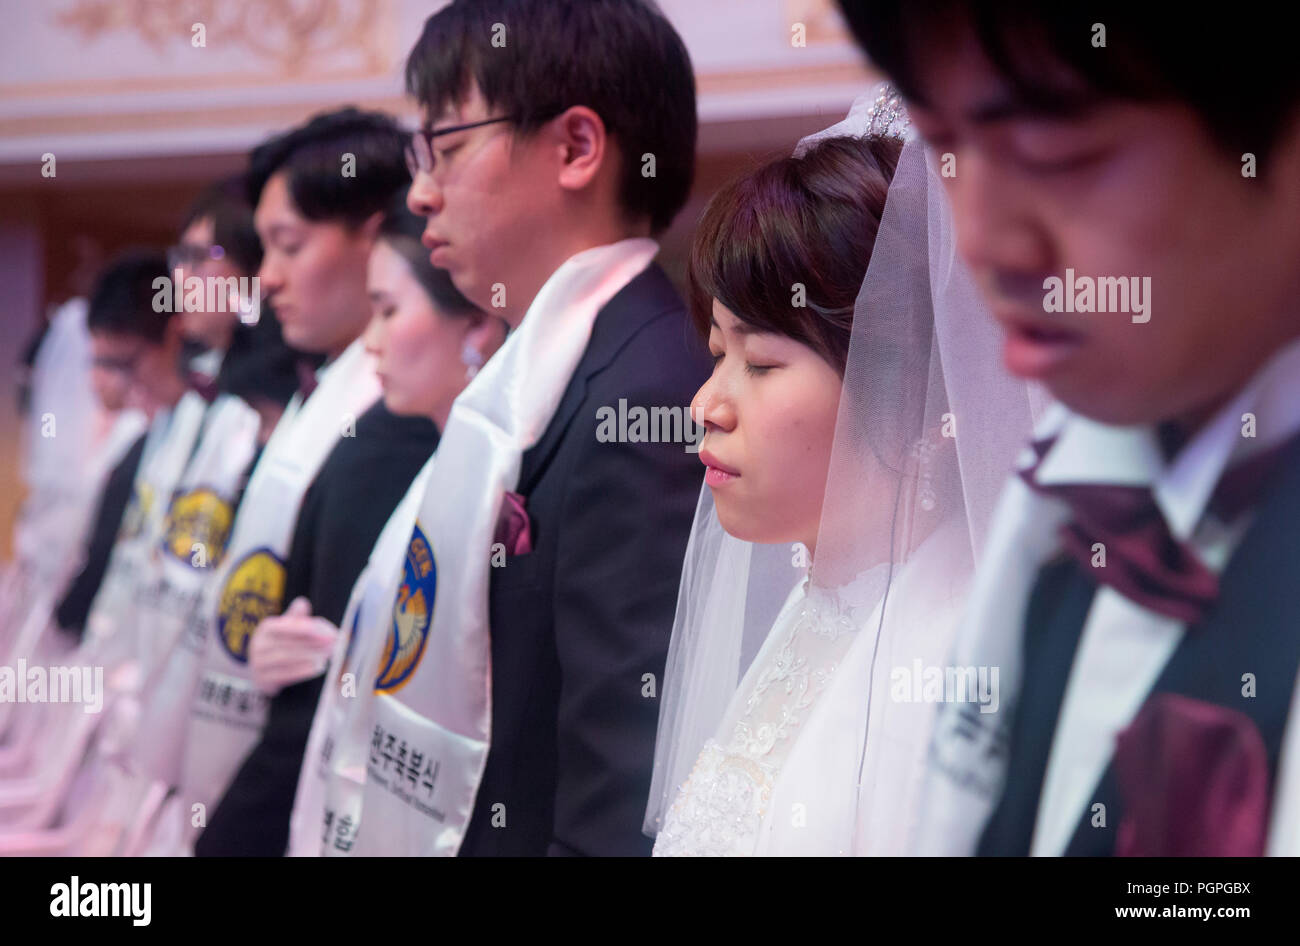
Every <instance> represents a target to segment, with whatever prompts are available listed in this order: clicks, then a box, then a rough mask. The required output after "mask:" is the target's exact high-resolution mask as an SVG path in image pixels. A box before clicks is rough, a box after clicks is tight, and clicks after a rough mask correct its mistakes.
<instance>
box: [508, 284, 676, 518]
mask: <svg viewBox="0 0 1300 946" xmlns="http://www.w3.org/2000/svg"><path fill="white" fill-rule="evenodd" d="M681 304H682V303H681V298H680V297H679V296H678V295H677V291H676V290H675V289H674V288H673V285H672V283H671V282H670V281H669V279H668V277H667V275H665V274H664V271H663V269H661V268H660V266H659V264H658V263H653V262H652V263H651V264H650V265H649V266H647V267H646V268H645V269H644V270H642V271H641V272H640V273H638V274H637V275H636V277H635V278H634V279H633V280H632V281H631V282H629V283H628V284H627V285H626V286H624V287H623V288H622V289H620V290H619V291H618V293H617V294H615V296H614V297H613V298H612V299H610V300H609V302H607V303H605V306H604V307H603V308H602V309H601V310H600V312H599V314H597V316H596V321H595V324H593V325H592V329H591V341H590V342H588V343H587V349H586V351H584V352H583V354H582V359H581V360H580V361H579V362H578V367H577V368H576V369H575V370H574V372H573V377H572V378H571V379H570V380H569V385H568V387H567V388H565V391H564V396H563V397H562V398H560V404H559V406H558V407H557V408H556V409H555V415H554V416H553V417H552V418H551V422H550V423H549V424H547V425H546V430H545V431H543V432H542V436H541V437H540V438H539V439H538V441H537V443H535V444H534V445H533V446H532V447H531V448H530V449H529V450H528V451H526V452H525V453H524V455H523V458H522V461H521V466H520V470H519V486H518V489H517V491H518V492H519V493H520V494H521V495H523V496H528V495H529V494H530V493H531V492H532V490H533V487H534V486H536V484H537V480H538V479H540V478H541V476H542V474H543V473H544V472H545V471H546V468H547V467H548V466H549V465H550V462H551V459H552V457H553V456H554V454H555V451H556V450H557V449H558V448H559V445H560V442H561V441H562V440H563V439H564V435H565V433H566V432H567V431H568V429H569V425H570V424H571V423H572V422H573V420H574V415H575V414H576V413H577V410H578V408H579V406H580V405H581V404H582V402H583V400H584V399H585V398H586V396H587V380H588V379H589V378H590V377H591V376H592V375H594V374H596V373H597V372H598V371H600V370H601V369H603V368H605V367H606V366H607V365H608V364H609V363H610V362H611V361H612V360H613V359H614V356H615V355H617V354H618V352H619V349H621V348H622V347H623V345H624V343H625V342H626V341H627V340H628V339H629V338H631V337H632V335H633V334H634V333H635V332H636V330H637V329H639V328H640V327H641V326H642V325H644V324H645V323H646V322H648V321H649V320H650V319H651V318H653V317H654V316H656V315H658V314H659V313H661V312H663V311H664V310H665V309H666V308H675V307H679V306H681ZM592 421H593V423H594V422H595V417H594V415H593V417H592Z"/></svg>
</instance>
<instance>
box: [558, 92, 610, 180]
mask: <svg viewBox="0 0 1300 946" xmlns="http://www.w3.org/2000/svg"><path fill="white" fill-rule="evenodd" d="M554 128H555V134H556V136H557V139H558V140H557V142H556V147H557V148H559V149H560V160H561V164H560V177H559V184H560V186H561V187H563V188H564V189H565V190H571V191H579V190H582V189H583V188H585V187H589V186H590V185H591V182H592V181H593V180H595V178H596V176H597V175H598V174H599V173H600V169H601V167H602V166H603V165H604V163H605V161H606V160H607V159H608V157H609V155H610V154H611V151H612V149H611V145H612V142H611V141H610V139H609V135H608V134H607V133H606V131H605V122H604V121H603V120H602V119H601V117H600V116H599V115H597V114H596V113H595V112H594V111H593V110H592V109H590V108H587V106H585V105H575V106H573V107H572V108H570V109H567V110H566V111H565V112H564V113H563V114H562V115H560V116H559V117H558V118H556V119H555V121H554Z"/></svg>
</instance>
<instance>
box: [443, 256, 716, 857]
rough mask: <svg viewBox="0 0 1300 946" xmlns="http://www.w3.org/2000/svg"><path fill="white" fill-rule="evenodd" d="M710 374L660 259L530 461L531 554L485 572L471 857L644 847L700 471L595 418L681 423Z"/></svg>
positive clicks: (633, 287)
mask: <svg viewBox="0 0 1300 946" xmlns="http://www.w3.org/2000/svg"><path fill="white" fill-rule="evenodd" d="M708 373H709V364H708V359H707V355H706V349H705V346H704V344H703V342H702V341H701V340H700V339H698V337H696V336H695V334H694V332H693V331H692V330H691V329H690V327H689V324H688V322H687V318H686V311H685V307H684V305H683V304H682V300H681V298H680V297H679V296H678V294H677V292H676V291H675V290H674V289H673V287H672V284H671V283H670V282H669V280H668V278H667V277H666V276H665V275H664V273H663V270H662V269H660V268H659V266H658V265H655V264H651V265H650V266H649V267H648V268H647V269H646V270H644V271H643V272H642V273H640V274H639V275H638V276H637V277H636V278H635V279H633V280H632V281H631V282H630V283H629V284H628V285H627V286H626V287H624V288H623V290H622V291H620V292H619V293H618V294H617V295H616V296H614V298H612V299H611V300H610V301H609V302H608V303H607V304H606V305H605V307H604V308H603V309H601V311H600V313H599V315H598V316H597V318H596V322H595V325H594V326H593V329H592V335H591V340H590V342H589V344H588V346H587V349H586V351H585V353H584V354H583V356H582V359H581V360H580V362H579V364H578V367H577V370H576V371H575V372H574V375H573V378H572V379H571V380H570V382H569V386H568V388H567V389H566V391H565V393H564V395H563V397H562V399H561V401H560V404H559V407H558V409H557V410H556V413H555V416H554V417H553V418H552V420H551V423H550V425H549V426H548V427H547V429H546V431H545V432H544V433H543V434H542V436H541V438H540V440H539V441H538V442H537V444H536V445H535V446H534V447H533V448H532V449H531V450H529V451H528V452H526V453H525V454H524V456H523V461H522V467H521V472H520V477H519V486H518V491H519V492H520V493H521V494H522V495H523V496H524V497H525V500H526V506H527V511H528V515H529V520H530V528H531V530H532V540H533V551H532V552H530V553H528V554H526V555H521V556H517V557H514V558H512V559H510V560H508V562H507V564H506V565H505V566H504V567H501V568H495V569H494V570H493V572H492V576H491V584H490V591H489V597H490V611H489V616H490V622H491V623H490V626H491V629H492V744H491V749H490V751H489V753H488V759H487V765H486V769H485V771H484V775H483V780H482V782H481V783H480V786H479V791H478V797H477V801H476V805H475V810H474V814H473V816H472V818H471V821H470V824H469V827H468V830H467V832H466V836H465V840H464V843H463V844H462V846H461V854H463V855H471V856H473V855H543V854H548V853H549V854H589V855H644V854H648V853H649V851H650V847H651V844H652V842H651V840H650V839H649V838H647V837H645V836H644V835H643V834H642V832H641V824H642V821H643V819H644V815H645V806H646V798H647V795H648V793H649V787H650V771H651V767H652V763H653V759H654V741H655V728H656V723H657V719H658V712H659V698H658V697H659V693H660V688H661V687H662V685H663V670H664V662H665V659H666V656H667V652H668V641H669V638H670V636H671V633H672V623H673V613H674V610H675V608H676V604H677V585H678V581H679V578H680V575H681V567H682V559H683V557H684V555H685V552H686V540H687V538H688V537H689V534H690V528H691V521H692V519H693V517H694V511H695V505H696V502H697V500H698V498H699V492H700V485H701V482H702V477H703V472H704V468H703V466H702V465H701V464H700V461H699V457H698V455H697V454H695V453H689V452H687V451H686V450H685V448H684V444H683V443H601V442H600V441H598V439H597V426H598V421H597V412H598V410H599V409H600V408H601V407H609V408H612V409H613V410H614V411H618V410H619V400H620V398H622V399H626V401H627V408H628V409H629V410H630V409H631V408H633V407H634V406H638V405H639V406H642V407H644V408H646V410H647V411H649V409H650V408H652V407H661V408H671V407H678V408H680V410H681V412H682V413H683V415H684V422H686V423H689V419H690V415H689V404H690V402H691V399H692V398H693V397H694V395H695V392H696V391H697V390H698V389H699V386H700V385H701V384H702V383H703V382H704V380H705V379H706V378H707V376H708ZM647 675H650V676H648V677H647ZM647 681H648V682H647ZM643 694H651V695H643ZM497 805H504V806H505V807H504V809H501V808H495V807H494V806H497ZM503 822H504V823H503Z"/></svg>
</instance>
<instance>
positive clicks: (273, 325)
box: [216, 302, 302, 406]
mask: <svg viewBox="0 0 1300 946" xmlns="http://www.w3.org/2000/svg"><path fill="white" fill-rule="evenodd" d="M301 360H302V354H301V353H300V352H298V351H297V350H295V349H293V348H290V347H289V345H288V343H287V342H285V340H284V336H283V335H282V334H281V332H280V321H279V319H277V318H276V317H275V311H274V310H273V309H272V308H271V305H270V304H269V303H267V302H263V303H262V308H261V317H260V318H259V319H258V320H257V322H256V323H254V324H253V325H249V324H247V323H245V322H243V321H240V322H238V323H236V325H235V331H234V333H233V334H232V335H231V337H230V347H229V348H228V349H226V354H225V357H223V358H222V359H221V370H220V371H218V372H217V378H216V385H217V390H219V391H224V392H226V393H228V394H233V395H235V396H236V397H241V398H243V399H244V400H245V401H248V402H249V403H252V402H253V401H256V400H266V401H271V402H273V403H276V404H279V405H281V406H284V405H286V404H288V403H289V400H290V399H291V398H292V397H293V395H294V392H295V391H297V390H298V386H299V384H300V380H299V377H298V362H299V361H301Z"/></svg>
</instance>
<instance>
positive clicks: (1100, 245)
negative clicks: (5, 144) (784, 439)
mask: <svg viewBox="0 0 1300 946" xmlns="http://www.w3.org/2000/svg"><path fill="white" fill-rule="evenodd" d="M840 5H841V8H842V10H843V12H844V14H845V17H846V20H847V22H848V24H849V26H850V27H851V29H852V30H853V32H854V35H855V36H856V37H857V39H858V40H859V42H860V43H862V44H863V45H864V47H865V48H866V49H867V51H868V54H869V55H870V57H871V59H872V61H873V63H874V64H875V66H876V67H878V68H880V69H882V70H883V71H884V72H886V73H887V74H888V75H889V76H890V77H891V78H892V79H893V80H894V81H895V82H896V83H897V85H898V87H899V89H900V91H902V93H903V95H904V97H905V98H906V99H907V100H908V105H909V109H910V113H911V117H912V120H913V123H914V124H915V126H916V128H917V129H918V130H919V131H920V133H921V134H922V135H923V136H924V137H925V138H927V139H928V140H929V141H930V143H931V144H932V145H933V146H934V147H935V148H936V150H938V151H940V152H943V158H944V159H945V161H947V162H948V164H949V166H950V167H951V168H952V171H953V175H952V176H951V177H948V172H947V171H945V177H948V179H947V180H945V184H946V185H947V189H948V193H949V196H950V198H951V200H952V209H953V219H954V222H955V226H956V231H957V235H958V248H959V250H960V251H961V253H962V255H963V257H964V258H965V261H966V263H967V264H968V265H969V266H970V268H971V270H972V271H973V275H974V277H975V280H976V282H977V283H978V284H979V286H980V288H981V289H982V290H983V291H984V294H985V296H986V297H987V299H988V301H989V304H990V306H991V308H992V310H993V313H994V315H995V316H996V317H997V319H998V321H999V322H1000V323H1001V325H1002V327H1003V329H1004V332H1005V339H1006V341H1005V348H1004V361H1005V363H1006V366H1007V368H1008V369H1009V370H1011V371H1012V372H1014V373H1015V374H1017V375H1019V376H1021V377H1025V378H1030V379H1034V380H1039V381H1042V382H1043V383H1044V384H1045V385H1046V387H1047V388H1048V389H1049V390H1050V391H1051V393H1052V394H1053V395H1054V396H1055V397H1056V398H1057V399H1058V400H1059V401H1060V402H1061V404H1062V405H1064V408H1065V409H1062V410H1059V411H1058V412H1057V413H1056V414H1055V415H1054V429H1053V430H1051V431H1050V436H1042V437H1039V438H1037V439H1036V441H1035V443H1034V444H1033V447H1034V450H1033V453H1034V454H1035V455H1036V457H1037V461H1036V462H1033V463H1032V464H1031V465H1030V466H1027V467H1026V468H1025V469H1023V470H1022V471H1021V478H1023V480H1024V483H1023V484H1022V483H1021V482H1019V479H1020V478H1017V481H1014V482H1013V483H1011V484H1010V486H1009V487H1008V490H1007V492H1006V494H1005V495H1004V502H1003V504H1002V505H1001V506H1000V507H999V509H1000V511H1001V515H1003V517H1004V518H1003V519H1002V520H1001V521H1000V522H999V523H996V524H995V525H994V527H992V528H991V529H990V534H992V535H1006V536H1015V537H1016V540H1017V542H1018V544H1019V545H1021V546H1022V547H1023V549H1024V554H1025V556H1026V559H1027V558H1029V557H1038V558H1042V559H1043V561H1041V563H1040V564H1039V567H1038V568H1037V570H1036V572H1032V573H1031V571H1030V569H1028V568H1026V567H1025V562H1024V561H1021V562H1019V564H1018V566H1014V565H1013V564H1012V562H1013V561H1014V557H1013V556H1007V557H1006V558H1004V560H1003V561H997V560H992V561H989V562H988V563H987V564H986V565H984V566H982V567H984V568H986V569H987V575H989V576H993V575H996V576H998V585H997V586H996V588H995V589H994V590H993V591H991V592H989V593H984V594H978V595H976V600H975V603H974V604H973V605H972V608H973V610H972V612H971V615H970V616H968V619H967V622H966V625H965V627H964V628H963V631H969V632H972V633H966V634H964V635H963V639H962V641H961V643H962V645H963V647H962V650H961V653H962V654H963V655H964V657H966V658H969V657H971V656H974V657H975V660H973V661H972V662H974V663H977V664H984V663H994V664H995V665H996V663H997V662H998V661H999V660H1001V659H1005V658H1004V657H1003V655H1007V654H1015V655H1017V656H1018V659H1019V660H1020V661H1021V663H1022V666H1021V667H1020V672H1019V675H1018V676H1019V679H1020V681H1021V682H1020V685H1019V687H1018V692H1016V693H1009V692H1008V687H1007V686H1006V685H1005V681H1006V680H1007V676H1008V675H1007V674H1006V673H1005V672H1004V673H1003V677H1002V678H1003V681H1004V687H1003V690H1002V699H1001V706H1002V709H1001V711H995V712H993V713H984V712H983V711H982V709H981V711H978V712H967V713H965V714H964V715H962V711H961V710H958V709H956V708H955V707H953V708H950V709H945V710H944V714H945V715H946V716H948V717H949V718H950V719H951V720H952V724H951V725H948V724H945V722H944V721H943V720H941V723H940V724H939V725H938V726H937V727H936V735H935V739H934V741H933V743H932V746H931V752H932V759H933V760H934V765H933V771H934V773H935V778H934V779H933V781H932V784H931V785H930V786H929V787H930V788H932V789H934V791H931V792H929V793H928V794H929V796H930V797H932V798H937V799H939V802H938V803H935V804H931V806H930V807H929V808H928V809H927V810H926V811H925V812H924V813H923V815H922V822H923V826H925V825H926V824H927V823H928V825H929V826H930V827H931V831H930V836H931V837H934V838H942V837H943V836H944V835H947V837H948V838H950V839H956V838H962V837H963V832H964V833H965V834H964V839H965V842H966V843H965V844H964V850H963V849H962V848H963V845H962V844H960V843H956V842H954V843H952V844H951V845H950V846H949V848H948V850H950V851H952V850H956V851H957V852H959V853H979V854H988V855H1010V854H1028V853H1033V854H1045V855H1058V854H1071V855H1073V854H1078V855H1096V854H1127V855H1163V856H1171V855H1176V856H1184V855H1199V856H1234V855H1235V856H1240V855H1247V854H1262V853H1265V852H1266V851H1268V850H1281V851H1286V850H1288V848H1293V847H1294V843H1295V842H1294V838H1293V836H1291V835H1289V834H1288V833H1287V831H1286V828H1285V826H1286V825H1288V824H1292V825H1293V824H1294V821H1292V820H1290V819H1291V818H1293V817H1294V816H1295V815H1294V812H1295V808H1294V800H1295V798H1296V797H1297V796H1296V793H1295V791H1294V785H1295V781H1294V780H1295V779H1297V778H1300V768H1297V766H1296V764H1295V763H1294V762H1292V763H1291V768H1290V774H1289V777H1290V778H1291V779H1292V782H1291V786H1292V787H1291V790H1290V791H1288V790H1287V782H1286V781H1285V779H1286V777H1287V773H1286V772H1285V771H1284V764H1285V763H1286V761H1287V754H1286V753H1285V752H1284V751H1283V750H1284V748H1285V747H1288V746H1290V747H1292V749H1291V751H1292V753H1294V752H1295V748H1294V747H1295V746H1296V745H1297V739H1300V732H1298V731H1297V728H1296V727H1298V726H1300V718H1297V715H1298V714H1297V713H1296V711H1295V709H1294V707H1295V706H1296V705H1300V704H1297V703H1295V702H1293V701H1294V697H1295V689H1296V683H1297V677H1298V676H1300V638H1298V637H1297V635H1296V633H1295V612H1296V609H1297V607H1300V595H1297V592H1296V588H1297V587H1298V586H1300V555H1298V554H1297V552H1296V543H1295V535H1296V533H1297V531H1300V499H1298V496H1297V491H1300V382H1298V381H1297V379H1300V319H1298V318H1297V306H1296V299H1297V298H1300V270H1298V269H1297V267H1296V259H1297V256H1300V222H1298V218H1297V216H1296V213H1295V208H1296V207H1297V206H1298V205H1300V72H1297V70H1296V69H1295V67H1294V64H1293V63H1292V62H1291V60H1290V58H1289V47H1288V43H1289V39H1288V38H1287V37H1285V36H1282V35H1279V34H1278V31H1277V30H1276V29H1274V28H1273V27H1272V24H1270V23H1268V22H1267V21H1265V20H1262V19H1259V18H1251V17H1234V18H1225V20H1224V22H1223V23H1222V24H1221V25H1222V27H1223V28H1222V29H1219V30H1218V31H1217V32H1216V35H1215V40H1216V46H1217V48H1219V49H1223V50H1230V51H1231V52H1230V53H1228V54H1226V55H1225V57H1224V58H1223V59H1221V60H1220V61H1218V62H1217V63H1216V69H1215V70H1214V71H1213V74H1207V73H1206V71H1205V70H1204V69H1203V68H1202V64H1201V63H1200V62H1199V61H1198V59H1197V51H1196V48H1195V46H1196V43H1197V36H1199V30H1200V27H1199V25H1198V24H1197V23H1195V22H1194V21H1193V20H1192V19H1191V18H1188V17H1185V16H1179V15H1172V16H1171V15H1169V13H1168V11H1166V10H1164V9H1162V8H1160V7H1158V6H1157V5H1143V4H1132V3H1112V2H1100V3H1092V4H1087V5H1086V6H1085V5H1082V4H1026V3H1018V2H1007V3H992V4H990V3H973V2H969V0H952V2H945V3H933V4H924V5H913V4H905V3H903V2H902V0H840ZM1075 274H1079V276H1080V278H1079V279H1076V278H1075ZM1062 275H1064V277H1065V278H1064V279H1062ZM1067 283H1068V284H1069V285H1070V286H1071V289H1070V290H1069V292H1070V293H1071V298H1070V299H1069V303H1068V304H1067V307H1065V308H1062V307H1061V306H1059V305H1057V304H1056V303H1055V302H1053V301H1052V297H1051V295H1050V294H1049V291H1050V290H1052V289H1053V288H1058V287H1059V288H1063V287H1064V285H1066V284H1067ZM1094 283H1095V285H1096V286H1097V287H1098V291H1097V295H1096V298H1095V300H1094V299H1091V298H1090V295H1091V290H1092V289H1093V287H1094ZM1075 287H1077V289H1076V288H1075ZM1101 287H1108V288H1107V290H1106V295H1104V296H1103V294H1102V291H1101ZM1121 289H1127V290H1130V291H1128V292H1124V293H1122V294H1121V292H1120V290H1121ZM1139 293H1140V295H1139ZM1085 300H1086V302H1085ZM1139 300H1140V301H1139ZM1117 301H1118V305H1116V304H1115V303H1116V302H1117ZM1049 426H1052V425H1049ZM1057 516H1059V517H1060V518H1059V528H1058V521H1057V520H1056V519H1055V517H1057ZM1044 524H1045V525H1044ZM1001 526H1006V527H1008V528H1007V529H1004V530H1000V528H999V527H1001ZM1011 528H1015V529H1016V531H1015V532H1012V531H1010V529H1011ZM1043 531H1046V534H1043ZM1010 544H1011V543H1010V542H1009V541H1008V542H1007V543H1006V545H1010ZM1003 547H1005V546H1003ZM1022 578H1024V579H1026V580H1024V581H1022V580H1021V579H1022ZM976 586H977V588H978V587H980V586H981V583H980V581H979V580H978V579H977V581H976ZM984 587H986V588H992V587H993V586H992V584H991V583H985V585H984ZM1012 688H1015V684H1014V683H1013V684H1012ZM1279 825H1281V826H1282V830H1281V831H1278V830H1277V827H1278V826H1279ZM1270 831H1273V832H1274V841H1276V842H1278V843H1277V844H1276V845H1275V847H1272V848H1270V847H1269V837H1270ZM936 851H937V847H934V846H930V845H922V853H935V852H936Z"/></svg>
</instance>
